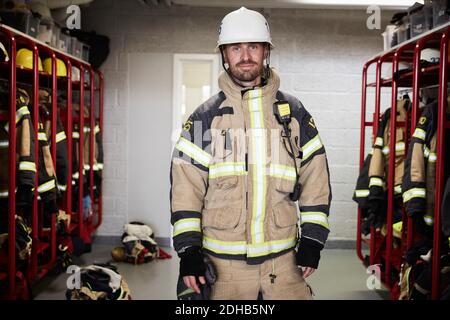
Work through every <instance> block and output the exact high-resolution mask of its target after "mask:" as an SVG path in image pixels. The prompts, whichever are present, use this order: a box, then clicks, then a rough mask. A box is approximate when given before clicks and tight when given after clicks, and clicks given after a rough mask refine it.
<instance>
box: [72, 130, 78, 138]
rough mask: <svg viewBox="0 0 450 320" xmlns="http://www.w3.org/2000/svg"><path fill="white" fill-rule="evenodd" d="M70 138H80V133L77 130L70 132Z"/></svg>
mask: <svg viewBox="0 0 450 320" xmlns="http://www.w3.org/2000/svg"><path fill="white" fill-rule="evenodd" d="M72 138H74V139H80V133H79V132H76V131H74V132H72Z"/></svg>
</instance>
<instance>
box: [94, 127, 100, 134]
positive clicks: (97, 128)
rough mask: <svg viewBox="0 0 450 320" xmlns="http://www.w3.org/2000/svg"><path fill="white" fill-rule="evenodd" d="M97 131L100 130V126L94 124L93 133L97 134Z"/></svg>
mask: <svg viewBox="0 0 450 320" xmlns="http://www.w3.org/2000/svg"><path fill="white" fill-rule="evenodd" d="M99 132H100V126H99V125H96V126H95V128H94V134H97V133H99Z"/></svg>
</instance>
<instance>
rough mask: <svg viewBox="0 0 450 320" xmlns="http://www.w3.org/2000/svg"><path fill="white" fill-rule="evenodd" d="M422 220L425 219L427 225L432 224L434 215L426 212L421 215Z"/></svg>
mask: <svg viewBox="0 0 450 320" xmlns="http://www.w3.org/2000/svg"><path fill="white" fill-rule="evenodd" d="M423 221H425V223H426V225H427V226H432V225H433V224H434V217H433V216H431V215H429V214H426V215H424V216H423Z"/></svg>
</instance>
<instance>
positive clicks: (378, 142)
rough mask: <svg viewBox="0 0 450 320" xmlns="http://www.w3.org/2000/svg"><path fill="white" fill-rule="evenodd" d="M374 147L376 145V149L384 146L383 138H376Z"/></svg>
mask: <svg viewBox="0 0 450 320" xmlns="http://www.w3.org/2000/svg"><path fill="white" fill-rule="evenodd" d="M374 145H376V146H378V147H382V146H383V145H384V141H383V138H380V137H377V138H376V139H375V143H374Z"/></svg>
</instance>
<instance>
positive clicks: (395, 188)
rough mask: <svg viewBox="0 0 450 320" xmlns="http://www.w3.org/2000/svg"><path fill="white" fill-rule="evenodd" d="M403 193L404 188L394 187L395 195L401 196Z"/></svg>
mask: <svg viewBox="0 0 450 320" xmlns="http://www.w3.org/2000/svg"><path fill="white" fill-rule="evenodd" d="M401 193H402V186H401V185H398V186H395V187H394V194H401Z"/></svg>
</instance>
